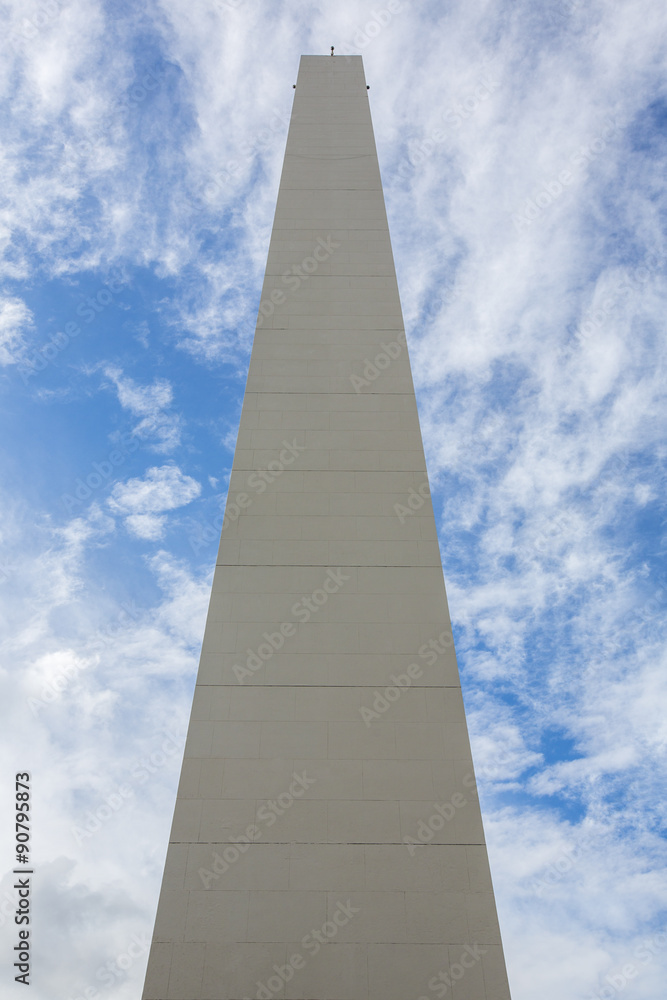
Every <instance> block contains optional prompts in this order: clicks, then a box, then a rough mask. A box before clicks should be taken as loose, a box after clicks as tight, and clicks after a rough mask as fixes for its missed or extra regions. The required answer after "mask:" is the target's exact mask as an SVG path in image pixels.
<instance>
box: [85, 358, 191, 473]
mask: <svg viewBox="0 0 667 1000" xmlns="http://www.w3.org/2000/svg"><path fill="white" fill-rule="evenodd" d="M104 374H105V375H106V376H107V377H108V378H110V379H111V381H112V382H113V384H114V385H115V387H116V391H117V393H118V401H119V403H120V405H121V406H122V407H123V408H124V409H126V410H129V411H130V413H132V414H134V415H135V416H139V417H141V418H142V419H141V420H140V421H139V423H138V424H137V425H136V427H134V428H133V430H132V433H133V435H134V436H135V437H137V438H139V439H142V440H146V441H149V442H150V447H151V448H152V450H153V451H157V452H161V453H164V452H169V451H173V450H174V448H177V447H178V445H179V444H180V443H181V431H182V423H183V422H182V418H181V416H180V415H179V414H176V413H169V412H167V411H168V409H169V407H170V406H171V404H172V402H173V398H174V394H173V390H172V388H171V385H170V383H169V382H168V381H167V379H164V378H158V379H156V380H155V382H153V384H152V385H146V386H142V385H137V383H136V382H135V381H134V380H133V379H131V378H128V377H126V376H124V375H123V373H122V371H121V369H120V368H117V367H115V366H113V365H107V366H106V368H105V369H104Z"/></svg>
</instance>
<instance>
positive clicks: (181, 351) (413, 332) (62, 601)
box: [0, 0, 667, 1000]
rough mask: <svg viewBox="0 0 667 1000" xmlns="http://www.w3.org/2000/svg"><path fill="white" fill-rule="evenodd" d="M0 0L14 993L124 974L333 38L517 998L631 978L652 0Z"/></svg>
mask: <svg viewBox="0 0 667 1000" xmlns="http://www.w3.org/2000/svg"><path fill="white" fill-rule="evenodd" d="M2 18H3V20H4V21H5V27H3V31H2V33H1V38H2V40H1V41H0V46H1V47H2V58H1V59H0V67H1V68H0V88H1V90H2V97H3V100H2V104H1V109H0V116H1V118H0V134H1V135H2V145H1V154H2V159H1V162H0V171H1V176H2V187H1V189H0V248H1V252H2V257H1V261H2V263H1V265H0V266H1V268H2V272H1V281H0V380H1V385H2V418H3V424H4V427H3V448H2V459H1V461H2V476H1V480H0V482H1V483H2V485H1V487H0V502H1V503H2V507H3V512H2V519H1V520H0V608H1V612H0V613H1V615H2V624H3V629H2V653H3V656H2V665H1V667H0V684H1V685H2V696H1V697H2V701H1V704H2V705H3V726H2V736H1V737H0V741H1V743H0V754H1V757H0V759H1V761H2V768H1V769H0V785H1V786H2V795H3V801H5V802H6V803H10V801H11V791H12V790H11V782H10V779H11V778H12V777H13V774H14V772H15V771H16V770H24V769H26V768H27V769H29V770H30V771H32V773H33V783H34V806H35V830H34V839H33V845H34V860H35V863H36V865H37V867H38V872H39V876H38V881H37V885H36V890H35V895H34V908H35V926H34V943H35V957H34V969H35V974H34V985H33V987H32V996H33V997H34V998H35V1000H51V998H53V997H56V996H57V997H62V998H63V1000H75V998H78V997H84V996H86V992H85V991H86V990H88V991H89V993H88V997H90V996H99V997H101V998H104V1000H130V998H136V997H138V996H139V995H140V992H141V984H142V981H143V973H144V968H145V962H146V950H145V941H146V940H147V938H148V936H149V935H150V933H151V931H152V922H153V919H154V912H155V907H156V903H157V893H158V890H159V883H160V877H161V871H162V864H163V859H164V853H165V850H166V841H167V837H168V832H169V825H170V822H171V814H172V809H173V803H174V796H175V786H176V781H177V778H178V772H179V767H180V755H181V752H182V738H183V735H184V732H185V727H186V724H187V717H188V713H189V707H190V698H191V693H192V689H193V686H194V678H195V672H196V665H197V657H198V651H199V645H200V643H201V638H202V632H203V625H204V617H205V613H206V606H207V602H208V596H209V589H210V583H211V576H212V569H213V561H214V557H215V551H216V544H217V536H218V534H219V529H220V523H221V511H222V509H223V507H224V500H225V496H226V489H227V481H228V476H229V471H230V466H231V462H232V456H233V449H234V443H235V438H236V430H237V426H238V420H239V415H240V407H241V401H242V396H243V390H244V384H245V377H246V370H247V365H248V359H249V352H250V348H251V344H252V335H253V329H254V320H255V317H256V311H257V306H258V302H259V290H260V283H261V279H262V275H263V269H264V264H265V260H266V253H267V248H268V239H269V235H270V230H271V224H272V217H273V209H274V205H275V198H276V193H277V186H278V178H279V171H280V167H281V164H282V156H283V151H284V144H285V138H286V134H287V123H288V120H289V114H290V109H291V103H292V95H293V90H292V84H293V83H294V81H295V79H296V73H297V67H298V60H299V56H300V55H301V53H304V52H305V53H323V54H324V53H326V52H328V50H329V47H330V45H331V44H332V43H333V44H335V45H336V50H337V51H338V52H340V53H342V54H343V53H345V52H350V53H351V52H361V53H362V54H363V56H364V64H365V70H366V75H367V78H368V81H369V83H370V86H371V90H370V100H371V109H372V114H373V120H374V126H375V133H376V140H377V145H378V152H379V157H380V167H381V171H382V176H383V182H384V187H385V197H386V200H387V210H388V214H389V222H390V229H391V235H392V241H393V247H394V254H395V258H396V266H397V273H398V280H399V287H400V290H401V298H402V302H403V308H404V314H405V320H406V329H407V335H408V344H409V347H410V352H411V358H412V365H413V372H414V377H415V384H416V389H417V397H418V404H419V409H420V416H421V421H422V429H423V434H424V443H425V447H426V452H427V461H428V468H429V474H430V478H431V483H432V488H433V494H434V504H435V510H436V517H437V522H438V531H439V535H440V545H441V552H442V557H443V565H444V569H445V579H446V582H447V588H448V595H449V601H450V609H451V613H452V618H453V621H454V625H455V637H456V643H457V651H458V655H459V661H460V667H461V675H462V683H463V687H464V694H465V700H466V706H467V709H468V713H469V723H470V728H471V739H472V745H473V752H474V757H475V763H476V767H477V770H478V774H479V780H480V786H481V794H482V801H483V806H484V815H485V827H486V832H487V837H488V842H489V853H490V858H491V864H492V870H493V875H494V882H495V886H496V892H497V900H498V907H499V912H500V919H501V927H502V930H503V937H504V942H505V949H506V958H507V964H508V971H509V976H510V984H511V986H512V990H513V997H514V1000H532V998H533V997H535V996H540V997H542V998H543V1000H592V998H594V997H600V996H602V997H607V998H608V997H610V996H612V997H615V996H616V995H617V994H618V995H620V994H621V993H624V991H625V990H626V988H628V987H629V989H628V992H627V993H626V995H628V996H629V995H632V996H633V997H635V998H637V1000H658V998H659V997H662V995H663V992H664V988H663V986H662V984H663V983H664V980H665V975H666V972H667V938H666V937H665V936H664V933H665V931H667V907H666V905H665V898H666V895H665V888H666V882H667V879H666V873H665V805H664V803H665V781H664V774H665V747H666V745H667V730H666V725H665V717H666V715H667V712H666V705H667V698H666V690H665V689H666V687H667V681H666V676H667V674H666V672H665V637H666V633H667V625H666V624H665V619H666V614H665V612H666V610H667V567H666V566H665V527H666V525H667V512H666V506H665V485H666V482H667V475H666V466H665V463H666V460H667V448H666V446H665V423H666V419H665V418H666V412H667V406H666V401H665V384H666V383H667V379H666V374H667V373H666V371H665V368H666V362H667V349H666V343H665V335H664V316H665V312H666V308H665V306H666V302H665V299H666V290H667V288H666V284H667V283H666V275H667V270H666V268H667V245H666V241H665V213H666V210H667V199H666V197H665V193H664V172H665V154H666V152H667V86H666V84H665V75H664V56H665V42H666V39H667V24H666V18H665V13H664V8H663V5H662V4H661V3H659V2H657V0H636V2H633V3H632V4H629V3H620V2H615V0H607V2H604V3H601V2H596V0H593V2H590V3H585V4H584V3H582V2H577V0H554V2H551V3H545V4H539V5H536V4H531V3H529V2H523V0H518V2H515V3H512V4H508V3H502V2H498V0H486V2H480V3H477V4H471V3H464V2H451V3H447V4H446V5H445V4H440V3H435V2H423V3H419V4H416V3H408V2H407V0H402V2H401V3H400V4H396V3H394V4H393V12H391V13H390V12H389V11H388V5H387V4H382V3H380V4H377V5H373V4H366V3H361V2H356V0H339V3H338V4H336V5H335V9H334V5H331V4H324V3H322V2H319V3H316V2H294V3H284V2H280V0H277V2H269V0H228V2H224V0H218V2H212V0H187V2H185V0H160V2H158V0H155V2H148V3H145V4H142V5H141V6H140V8H139V9H137V7H136V5H132V4H129V3H112V2H107V3H104V2H98V0H35V2H33V0H8V2H6V3H5V4H4V5H3V13H2ZM99 811H101V812H102V814H103V815H104V816H105V817H106V818H105V819H104V820H103V821H99V826H98V828H96V829H92V830H88V829H86V825H85V824H86V823H89V825H90V826H92V827H94V826H95V822H94V816H95V814H96V813H97V812H99ZM107 813H108V814H109V815H108V816H107ZM91 816H92V817H93V818H92V819H91ZM82 831H83V832H82ZM0 840H1V842H2V845H3V846H2V858H3V859H4V860H3V864H4V865H6V866H7V868H8V867H9V860H10V859H11V857H12V851H11V842H10V840H9V836H8V826H7V824H5V825H4V826H3V830H2V834H1V835H0ZM4 870H5V869H3V871H4ZM11 883H12V879H11V876H10V875H9V874H7V875H6V876H5V877H4V879H3V881H2V884H1V885H0V914H1V916H0V923H1V925H2V927H1V929H0V936H1V939H2V941H3V947H2V962H3V963H4V965H5V966H6V967H5V968H3V971H2V976H3V981H7V982H11V978H12V974H11V969H10V968H9V964H10V960H9V959H8V958H7V955H8V954H9V952H10V950H11V945H12V944H13V943H14V942H13V938H12V932H13V927H12V924H11V922H10V920H9V919H8V917H7V914H8V912H9V904H8V898H9V899H11V893H10V896H9V897H7V895H6V894H7V892H8V891H9V887H10V886H11ZM647 956H648V957H647ZM624 966H625V967H628V968H629V967H632V968H633V969H634V970H635V972H636V974H634V975H632V976H631V977H629V978H628V977H627V976H626V974H625V973H623V971H622V970H623V968H624ZM626 971H627V970H626ZM624 979H625V980H626V982H625V985H624V984H623V982H622V981H623V980H624ZM3 989H4V990H5V992H7V990H8V989H10V987H3ZM18 989H19V987H18V986H17V987H16V990H18ZM91 990H95V991H97V993H92V994H91V993H90V991H91ZM605 991H606V992H605ZM7 995H10V993H7Z"/></svg>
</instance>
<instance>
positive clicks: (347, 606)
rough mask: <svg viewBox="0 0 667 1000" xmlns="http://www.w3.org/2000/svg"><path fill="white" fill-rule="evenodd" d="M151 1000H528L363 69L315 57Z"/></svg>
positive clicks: (188, 758)
mask: <svg viewBox="0 0 667 1000" xmlns="http://www.w3.org/2000/svg"><path fill="white" fill-rule="evenodd" d="M143 996H144V1000H243V998H264V1000H266V998H271V997H286V998H302V1000H423V998H427V1000H432V998H434V997H452V998H454V1000H508V998H509V989H508V985H507V977H506V973H505V964H504V959H503V952H502V945H501V940H500V933H499V929H498V922H497V918H496V908H495V903H494V895H493V889H492V885H491V879H490V875H489V866H488V861H487V851H486V846H485V843H484V835H483V830H482V822H481V816H480V810H479V804H478V800H477V797H476V792H475V779H474V772H473V765H472V759H471V752H470V744H469V740H468V733H467V728H466V719H465V712H464V707H463V701H462V697H461V687H460V682H459V675H458V669H457V665H456V657H455V653H454V648H453V639H452V633H451V623H450V618H449V611H448V607H447V599H446V596H445V589H444V582H443V575H442V567H441V561H440V552H439V548H438V540H437V535H436V528H435V519H434V515H433V510H432V506H431V501H430V497H429V490H428V477H427V473H426V464H425V459H424V451H423V446H422V440H421V434H420V428H419V419H418V415H417V406H416V402H415V394H414V389H413V383H412V376H411V372H410V362H409V358H408V351H407V346H406V341H405V332H404V326H403V318H402V314H401V306H400V302H399V296H398V287H397V283H396V274H395V269H394V262H393V256H392V251H391V244H390V239H389V230H388V225H387V216H386V212H385V205H384V198H383V193H382V184H381V180H380V171H379V167H378V159H377V152H376V148H375V140H374V136H373V127H372V123H371V116H370V110H369V102H368V93H367V87H366V81H365V77H364V70H363V65H362V60H361V57H360V56H351V57H349V56H303V57H302V59H301V65H300V69H299V75H298V80H297V85H296V91H295V95H294V107H293V111H292V117H291V122H290V128H289V135H288V139H287V149H286V154H285V162H284V166H283V172H282V177H281V181H280V189H279V192H278V202H277V208H276V214H275V220H274V225H273V232H272V236H271V243H270V247H269V254H268V262H267V266H266V276H265V279H264V285H263V289H262V294H261V302H260V306H259V316H258V323H257V331H256V335H255V341H254V346H253V350H252V357H251V360H250V370H249V374H248V382H247V387H246V393H245V398H244V403H243V411H242V415H241V422H240V429H239V436H238V441H237V445H236V452H235V456H234V464H233V469H232V474H231V482H230V487H229V496H228V500H227V508H226V515H225V523H224V525H223V530H222V538H221V542H220V549H219V554H218V559H217V564H216V568H215V576H214V580H213V589H212V595H211V603H210V608H209V613H208V619H207V623H206V631H205V634H204V641H203V647H202V654H201V663H200V667H199V673H198V676H197V684H196V689H195V695H194V704H193V709H192V717H191V722H190V727H189V730H188V737H187V742H186V747H185V757H184V761H183V771H182V777H181V782H180V786H179V790H178V798H177V802H176V810H175V815H174V821H173V826H172V831H171V837H170V841H169V848H168V852H167V859H166V864H165V871H164V879H163V883H162V892H161V895H160V900H159V904H158V910H157V918H156V923H155V931H154V936H153V945H152V948H151V953H150V959H149V965H148V972H147V978H146V985H145V989H144V994H143Z"/></svg>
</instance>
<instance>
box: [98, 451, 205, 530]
mask: <svg viewBox="0 0 667 1000" xmlns="http://www.w3.org/2000/svg"><path fill="white" fill-rule="evenodd" d="M200 493H201V485H200V483H198V482H197V481H196V480H195V479H192V477H191V476H186V475H185V474H184V473H183V472H181V470H180V469H179V468H178V466H176V465H162V466H153V468H151V469H148V470H147V472H146V475H145V476H144V478H143V479H139V478H136V479H128V480H127V481H126V482H124V483H117V484H116V486H114V488H113V490H112V491H111V496H110V497H109V500H108V505H109V508H110V509H111V511H112V512H113V513H115V514H121V515H125V525H126V527H127V528H128V530H129V531H130V532H131V533H132V534H134V535H136V536H137V537H139V538H144V539H148V540H151V541H154V540H155V539H158V538H161V537H162V535H163V534H164V528H165V525H166V520H167V519H166V517H160V516H157V515H160V514H161V513H162V512H163V511H165V510H174V509H175V508H176V507H183V506H184V505H185V504H188V503H190V501H191V500H194V499H195V498H196V497H198V496H199V494H200Z"/></svg>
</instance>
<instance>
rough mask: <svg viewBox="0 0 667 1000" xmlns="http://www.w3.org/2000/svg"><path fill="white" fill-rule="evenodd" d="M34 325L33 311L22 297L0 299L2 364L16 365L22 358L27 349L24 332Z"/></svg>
mask: <svg viewBox="0 0 667 1000" xmlns="http://www.w3.org/2000/svg"><path fill="white" fill-rule="evenodd" d="M32 325H33V317H32V313H31V311H30V309H28V307H27V305H26V304H25V302H23V300H22V299H18V298H4V299H0V365H14V364H16V363H17V362H18V361H20V360H21V358H22V356H23V352H24V350H25V340H24V339H23V332H24V330H29V329H30V328H31V327H32Z"/></svg>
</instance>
